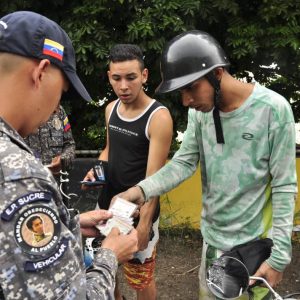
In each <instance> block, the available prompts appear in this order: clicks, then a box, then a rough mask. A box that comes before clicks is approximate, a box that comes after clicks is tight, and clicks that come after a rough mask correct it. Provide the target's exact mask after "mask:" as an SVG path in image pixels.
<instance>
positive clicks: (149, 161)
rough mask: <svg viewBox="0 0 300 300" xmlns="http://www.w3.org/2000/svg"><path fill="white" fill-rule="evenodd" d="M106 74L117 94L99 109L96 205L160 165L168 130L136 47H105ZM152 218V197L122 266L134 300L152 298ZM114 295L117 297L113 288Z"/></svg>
mask: <svg viewBox="0 0 300 300" xmlns="http://www.w3.org/2000/svg"><path fill="white" fill-rule="evenodd" d="M108 77H109V81H110V84H111V86H112V87H113V90H114V92H115V94H116V95H117V96H118V99H117V100H115V101H112V102H111V103H109V104H108V105H107V107H106V111H105V118H106V125H107V143H106V147H105V149H104V150H103V151H102V152H101V154H100V156H99V159H100V160H104V161H108V172H107V181H108V182H107V185H106V187H105V188H104V193H103V197H101V199H100V200H99V206H100V207H101V208H104V207H106V208H108V207H109V203H110V200H111V198H112V197H113V196H115V195H116V194H118V193H120V192H122V191H125V190H127V189H128V188H129V187H130V186H132V185H135V184H136V183H138V182H139V181H140V180H142V179H144V178H145V177H147V176H149V175H151V174H153V173H155V172H156V171H157V170H158V169H160V168H161V167H162V166H163V165H164V164H165V162H166V159H167V157H168V153H169V148H170V144H171V140H172V133H173V123H172V118H171V116H170V113H169V111H168V110H167V109H166V107H164V106H163V105H162V104H160V103H159V102H158V101H156V100H154V99H151V98H150V97H149V96H148V95H146V93H145V92H144V89H143V84H145V83H146V81H147V78H148V70H147V69H146V68H145V67H144V61H143V54H142V51H141V49H140V48H139V47H138V46H136V45H131V44H118V45H116V46H114V47H113V48H112V49H111V52H110V63H109V71H108ZM84 180H95V178H94V174H93V172H92V171H89V172H88V173H87V175H86V177H85V178H84ZM158 217H159V198H158V197H157V198H155V199H153V201H151V202H149V204H145V205H144V206H143V207H142V208H141V210H140V216H139V220H137V226H136V229H137V231H138V238H139V252H137V253H136V255H135V258H134V259H133V260H131V261H129V262H128V263H126V264H124V265H123V267H124V273H125V276H126V278H127V281H128V283H129V285H130V286H131V287H132V288H134V289H135V290H136V293H137V299H138V300H148V299H149V300H154V299H156V294H157V292H156V285H155V280H154V267H155V248H156V244H157V241H158ZM115 297H116V300H119V299H122V296H121V294H120V292H119V291H118V287H116V290H115Z"/></svg>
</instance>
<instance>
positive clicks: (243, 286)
mask: <svg viewBox="0 0 300 300" xmlns="http://www.w3.org/2000/svg"><path fill="white" fill-rule="evenodd" d="M250 279H253V280H259V281H262V282H263V283H264V285H265V286H266V287H267V288H268V289H269V290H270V291H271V293H272V294H273V297H274V299H275V300H283V299H286V300H297V299H298V300H299V299H300V292H299V293H293V294H289V295H287V296H285V297H281V296H280V295H279V294H278V293H277V292H276V291H275V290H274V289H273V288H272V287H271V286H270V284H269V283H268V282H267V280H266V279H265V278H262V277H256V276H250V275H249V272H248V270H247V268H246V266H245V265H244V264H243V263H242V262H241V261H240V260H238V259H237V258H234V257H230V256H221V257H220V258H218V259H217V260H215V261H214V262H213V263H212V265H211V266H210V267H209V268H208V269H207V273H206V283H207V287H208V289H209V290H210V291H211V292H212V294H213V295H215V296H216V297H218V298H219V299H226V300H229V299H236V298H238V297H240V296H241V295H243V294H244V293H245V292H246V291H247V289H248V287H249V281H250ZM296 296H299V297H297V298H294V297H296Z"/></svg>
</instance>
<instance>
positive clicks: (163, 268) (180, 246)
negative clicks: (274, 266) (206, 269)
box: [119, 231, 300, 300]
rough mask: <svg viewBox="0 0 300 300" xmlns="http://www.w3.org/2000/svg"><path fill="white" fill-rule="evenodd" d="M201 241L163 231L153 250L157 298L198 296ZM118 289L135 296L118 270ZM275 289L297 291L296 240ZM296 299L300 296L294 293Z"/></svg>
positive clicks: (299, 253) (299, 260)
mask: <svg viewBox="0 0 300 300" xmlns="http://www.w3.org/2000/svg"><path fill="white" fill-rule="evenodd" d="M201 246H202V241H201V237H200V236H199V234H197V233H187V234H185V233H184V231H183V232H182V233H181V234H180V233H178V232H177V233H176V234H173V233H170V232H163V233H162V234H161V238H160V241H159V245H158V250H157V267H156V283H157V289H158V299H159V300H166V299H170V300H173V299H174V300H175V299H185V300H195V299H198V269H199V265H200V253H201ZM119 277H120V281H121V290H122V292H123V295H124V296H125V297H126V299H127V300H133V299H136V297H135V293H134V292H133V290H132V289H130V288H129V287H128V285H127V283H126V282H125V280H124V277H123V276H122V272H121V270H119ZM276 291H277V292H278V293H279V294H280V295H281V296H285V295H288V294H290V293H293V292H300V244H299V243H294V244H293V258H292V263H291V264H290V265H289V267H288V268H287V269H286V271H285V273H284V278H283V281H282V282H281V284H280V286H278V288H277V289H276ZM297 299H300V296H298V298H297Z"/></svg>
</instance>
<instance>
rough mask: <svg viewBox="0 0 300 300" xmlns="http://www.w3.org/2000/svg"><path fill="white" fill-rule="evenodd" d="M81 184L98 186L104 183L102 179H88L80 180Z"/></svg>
mask: <svg viewBox="0 0 300 300" xmlns="http://www.w3.org/2000/svg"><path fill="white" fill-rule="evenodd" d="M80 183H81V184H84V185H87V186H99V185H104V184H105V181H102V180H96V181H89V180H83V181H80Z"/></svg>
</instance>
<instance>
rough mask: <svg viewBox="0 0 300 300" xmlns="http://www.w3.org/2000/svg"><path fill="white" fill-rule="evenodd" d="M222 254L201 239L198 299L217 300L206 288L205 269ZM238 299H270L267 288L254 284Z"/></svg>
mask: <svg viewBox="0 0 300 300" xmlns="http://www.w3.org/2000/svg"><path fill="white" fill-rule="evenodd" d="M222 254H223V252H222V251H221V250H218V249H216V248H214V247H212V246H210V245H208V244H207V243H205V242H204V241H203V248H202V258H201V266H200V270H199V287H200V288H199V300H218V298H216V297H215V296H214V295H213V294H212V293H211V292H210V291H209V289H208V288H207V285H206V269H207V267H209V266H210V265H211V263H212V262H213V261H214V260H215V259H216V258H218V257H220V256H221V255H222ZM237 299H238V300H271V299H272V297H271V293H270V291H269V289H267V288H264V287H259V286H256V287H254V288H252V289H251V290H250V291H248V292H246V293H245V294H243V295H242V296H241V297H239V298H237Z"/></svg>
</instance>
